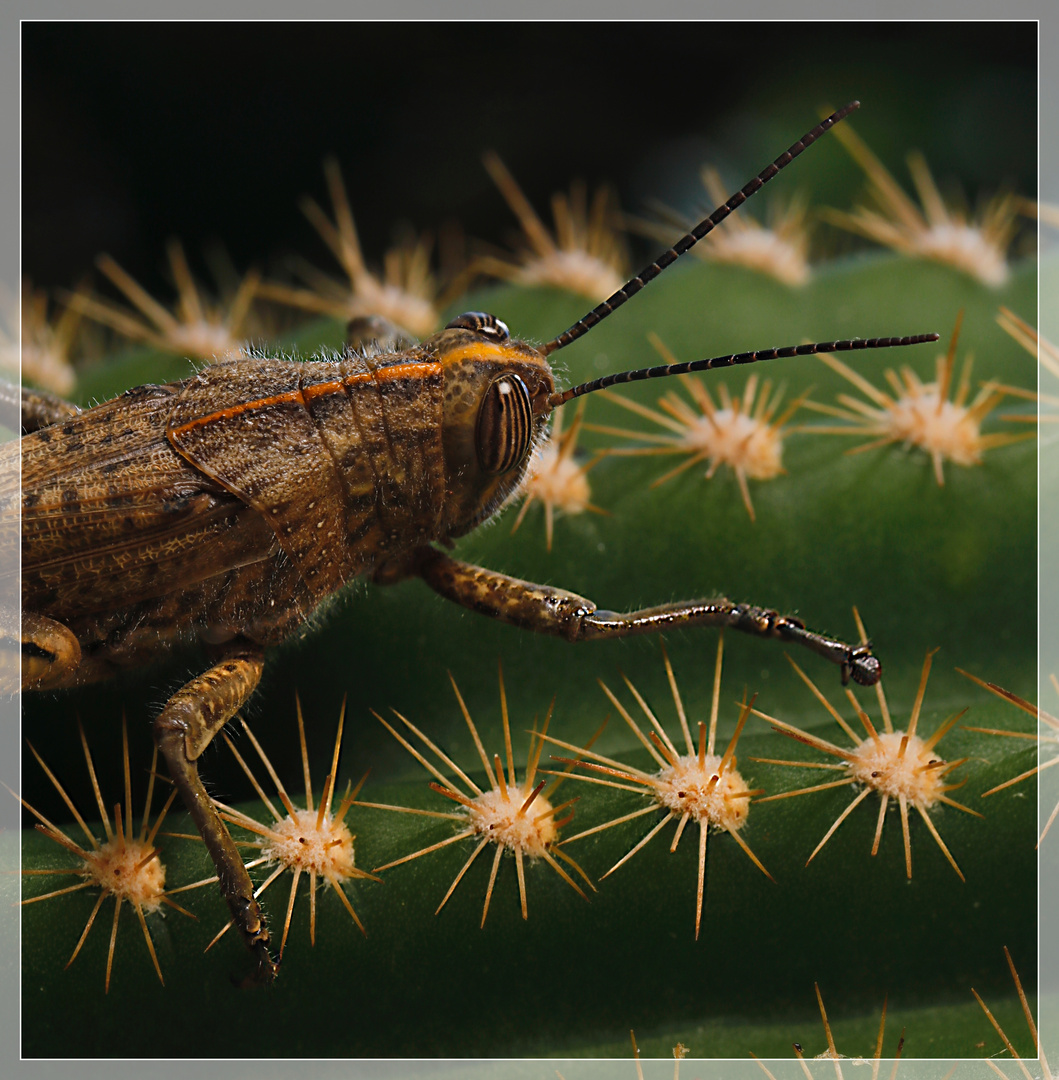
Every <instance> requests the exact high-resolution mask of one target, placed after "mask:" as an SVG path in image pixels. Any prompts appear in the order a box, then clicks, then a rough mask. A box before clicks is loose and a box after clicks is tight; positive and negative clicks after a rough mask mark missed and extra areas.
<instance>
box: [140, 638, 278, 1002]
mask: <svg viewBox="0 0 1059 1080" xmlns="http://www.w3.org/2000/svg"><path fill="white" fill-rule="evenodd" d="M263 666H264V654H263V652H262V650H261V649H260V647H258V646H255V645H251V644H249V643H247V642H241V643H239V644H237V645H233V646H230V647H229V648H228V649H227V650H226V651H225V654H224V656H223V658H222V659H221V660H219V661H218V662H217V663H216V664H214V665H213V667H211V668H210V669H209V671H207V672H205V673H204V674H202V675H200V676H198V677H197V678H195V679H192V680H191V682H189V683H188V684H187V685H186V686H184V687H182V688H181V689H180V690H178V691H177V692H176V693H175V694H174V695H173V696H172V697H171V698H170V699H169V701H168V702H167V703H166V706H165V708H164V709H163V710H162V711H161V713H160V714H159V715H158V718H157V719H156V720H155V722H154V737H155V741H156V742H157V743H158V748H159V750H161V752H162V754H163V755H164V756H165V759H166V763H167V764H168V766H169V775H170V776H171V777H172V779H173V783H174V784H176V786H177V788H178V789H179V790H180V794H181V795H182V796H183V798H184V804H185V805H186V806H187V808H188V812H189V813H190V814H191V817H192V819H193V820H194V822H195V827H196V828H197V829H198V830H199V833H200V834H201V836H202V839H203V840H204V841H205V843H206V849H207V851H209V853H210V857H211V858H212V859H213V863H214V865H215V866H216V868H217V876H218V878H219V880H220V886H221V892H222V893H223V895H224V898H225V900H226V901H227V902H228V907H229V908H230V909H231V912H232V919H233V920H234V922H235V925H236V926H237V927H238V929H239V930H240V931H241V933H242V935H243V940H244V941H245V942H246V944H247V947H248V948H249V949H250V950H251V952H253V953H254V955H255V956H256V957H257V962H258V978H259V979H261V980H264V981H269V980H271V979H273V978H274V977H275V975H276V967H277V965H276V964H275V962H274V961H273V960H272V957H271V956H270V955H269V951H268V946H269V935H268V928H267V927H266V926H265V920H264V917H263V916H262V913H261V908H260V907H259V906H258V903H257V900H256V899H255V898H254V885H253V882H252V881H251V880H250V875H249V874H248V873H247V871H246V867H245V866H244V865H243V859H242V856H241V855H240V854H239V851H238V849H237V848H236V846H235V842H234V841H233V840H232V837H231V834H230V833H229V832H228V829H227V827H226V826H225V824H224V822H223V821H221V819H220V817H219V815H218V814H217V811H216V809H215V808H214V805H213V802H212V801H211V800H210V797H209V795H208V794H207V793H206V789H205V788H204V787H203V785H202V780H201V779H200V778H199V771H198V766H197V764H196V762H197V761H198V758H199V756H200V755H201V754H202V752H203V751H204V750H205V749H206V747H207V746H209V744H210V741H211V740H212V739H213V737H214V736H215V735H216V734H217V733H218V732H219V731H220V730H221V728H223V727H224V725H225V724H226V723H227V722H228V721H229V720H230V719H231V718H232V717H233V716H234V715H235V714H236V713H237V712H238V711H239V709H240V708H242V706H243V705H244V704H245V703H246V700H247V698H249V697H250V695H251V694H252V693H253V691H254V688H255V687H256V686H257V684H258V682H259V681H260V679H261V670H262V667H263Z"/></svg>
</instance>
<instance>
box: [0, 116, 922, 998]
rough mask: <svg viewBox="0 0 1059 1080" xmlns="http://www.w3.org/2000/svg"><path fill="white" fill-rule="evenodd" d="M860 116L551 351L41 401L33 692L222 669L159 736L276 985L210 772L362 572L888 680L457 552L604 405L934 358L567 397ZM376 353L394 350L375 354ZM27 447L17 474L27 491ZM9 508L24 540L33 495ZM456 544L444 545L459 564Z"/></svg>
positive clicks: (389, 344) (558, 619)
mask: <svg viewBox="0 0 1059 1080" xmlns="http://www.w3.org/2000/svg"><path fill="white" fill-rule="evenodd" d="M855 107H856V103H855V102H854V103H852V104H850V105H847V106H846V107H845V108H844V109H841V110H839V112H837V113H835V114H833V115H832V116H830V117H829V118H828V119H827V120H825V121H823V122H822V123H821V124H819V125H817V126H816V127H814V128H813V129H812V131H810V132H809V133H808V134H806V135H805V136H804V137H803V138H802V139H800V140H799V141H798V142H796V143H795V144H794V145H793V146H792V147H791V148H790V149H789V150H787V151H786V152H785V153H784V154H782V155H781V156H780V157H779V158H777V159H776V161H775V162H773V163H772V164H771V165H769V166H768V167H767V168H766V169H764V170H763V171H762V172H761V173H760V174H759V175H758V176H757V177H756V178H755V179H754V180H752V181H750V183H748V184H747V185H746V186H745V187H743V188H742V189H741V190H740V191H739V192H737V193H736V194H735V195H733V196H732V197H731V198H730V199H729V200H728V201H727V202H726V203H724V204H723V205H722V206H720V207H719V208H718V209H717V210H715V211H714V212H713V213H712V214H711V215H710V216H709V217H708V218H707V219H706V220H705V221H703V222H702V223H701V224H700V225H699V226H698V227H697V228H696V229H695V230H694V231H693V232H691V233H689V234H688V235H687V236H685V237H683V238H682V239H681V240H680V241H679V242H678V243H677V244H676V245H675V246H674V247H672V248H670V249H669V250H668V251H667V252H665V253H664V254H663V255H661V256H660V257H659V258H658V259H657V260H656V261H655V262H653V263H652V264H651V265H650V266H649V267H647V268H646V269H645V270H644V271H643V272H642V273H640V274H639V275H638V276H637V277H635V278H634V279H633V280H632V281H631V282H629V283H628V284H627V285H626V286H625V287H624V288H623V289H621V290H619V292H617V293H615V294H614V295H613V296H612V297H611V298H610V299H609V300H607V301H605V302H604V303H603V304H601V305H600V306H599V307H597V308H595V309H594V310H593V311H591V312H589V314H587V315H586V316H585V317H584V318H583V319H581V320H580V321H579V322H577V323H576V324H575V325H574V326H572V327H571V328H570V329H568V330H566V331H565V332H564V333H562V334H560V335H559V336H558V337H556V338H554V339H552V340H551V341H549V342H547V343H546V344H545V345H542V346H540V347H537V346H534V345H531V344H528V343H526V342H522V341H516V340H513V339H511V338H510V336H509V334H508V331H507V327H506V326H505V325H504V324H503V323H502V322H500V321H499V320H498V319H496V318H494V317H493V316H491V315H485V314H482V313H476V312H472V313H469V314H465V315H461V316H460V317H458V318H456V319H454V320H453V321H452V322H450V323H449V324H448V326H446V327H445V329H444V330H442V331H441V332H440V333H438V334H435V335H434V336H433V337H431V338H428V339H427V340H426V341H424V342H422V343H420V344H415V343H413V342H411V341H408V340H406V339H401V338H399V337H397V336H396V335H390V334H388V333H387V332H386V331H384V330H382V329H381V328H380V327H379V326H378V324H377V323H371V322H369V323H368V324H366V325H364V326H361V327H360V328H359V329H358V331H357V336H358V338H359V339H360V340H359V342H358V343H357V346H356V347H354V346H353V345H351V346H350V347H349V348H347V350H346V352H345V353H344V354H343V355H341V356H336V357H333V358H330V359H316V360H309V361H305V362H294V361H289V360H275V359H267V358H248V359H238V360H234V361H231V362H228V363H222V364H218V365H216V366H212V367H209V368H207V369H205V370H203V371H202V372H201V373H199V374H198V375H195V376H194V377H193V378H190V379H187V380H185V381H183V382H177V383H171V384H169V385H166V386H142V387H138V388H137V389H134V390H129V391H127V392H126V393H125V394H123V395H121V396H120V397H118V398H115V399H114V400H113V401H108V402H106V403H105V404H102V405H98V406H96V407H94V408H91V409H87V410H84V411H81V410H79V409H77V408H76V407H74V406H71V405H67V404H66V403H65V402H62V401H59V400H58V399H55V398H51V397H48V396H45V395H42V394H35V393H24V394H23V398H22V406H23V423H24V429H25V431H26V432H27V433H26V434H25V435H24V436H23V438H22V440H21V455H22V459H21V460H22V465H21V478H22V491H21V503H20V509H21V514H22V638H21V656H22V685H23V687H24V688H26V689H55V688H60V687H68V686H72V685H75V684H79V683H84V682H89V681H92V680H96V679H100V678H104V677H106V676H108V675H110V674H111V673H113V672H114V671H115V670H116V669H119V668H122V667H127V666H129V665H141V664H143V663H145V662H148V661H152V660H154V659H156V658H157V657H159V656H161V655H163V654H164V653H165V652H166V651H167V649H168V648H169V647H170V646H171V645H172V644H174V643H175V642H177V641H179V640H183V639H188V638H194V637H198V638H199V639H200V640H202V641H204V642H206V643H207V644H208V645H209V646H210V647H211V648H212V649H213V650H214V654H215V662H214V663H213V664H212V666H211V667H210V668H209V669H208V670H207V671H205V672H203V673H202V674H201V675H200V676H198V677H197V678H194V679H192V680H191V681H190V682H189V683H187V685H185V686H184V687H182V688H181V689H180V690H178V691H177V692H176V693H175V694H174V695H173V696H172V697H171V698H170V699H169V701H168V702H167V703H166V705H165V706H164V708H163V709H162V711H161V713H160V714H159V715H158V716H157V717H156V719H155V721H154V735H155V739H156V741H157V743H158V746H159V748H160V750H161V752H162V754H163V755H164V757H165V759H166V763H167V765H168V768H169V772H170V775H171V777H172V778H173V781H174V783H175V784H176V786H177V787H178V788H179V790H180V792H181V794H182V796H183V798H184V801H185V803H186V805H187V808H188V810H189V811H190V813H191V815H192V817H193V819H194V821H195V823H196V825H197V827H198V829H199V831H200V832H201V834H202V837H203V839H204V840H205V842H206V845H207V847H208V849H209V852H210V855H211V857H212V858H213V861H214V863H215V864H216V867H217V871H218V874H219V877H220V886H221V890H222V892H223V893H224V896H225V898H226V900H227V902H228V904H229V906H230V908H231V911H232V914H233V917H234V919H235V922H236V925H238V927H239V929H240V930H241V932H242V934H243V936H244V938H245V940H246V942H247V944H248V946H249V947H250V948H251V950H253V952H254V953H255V955H256V958H257V961H258V965H259V971H260V973H261V975H262V977H265V978H270V977H271V976H273V975H274V974H275V970H276V968H275V964H274V962H273V960H272V958H271V956H270V952H269V935H268V931H267V929H266V926H265V922H264V918H263V916H262V913H261V911H260V909H259V907H258V904H257V901H256V900H255V899H254V895H253V885H252V883H251V880H250V877H249V875H248V874H247V872H246V870H245V868H244V866H243V862H242V859H241V858H240V855H239V853H238V851H237V849H236V847H235V845H234V843H233V842H232V839H231V837H230V836H229V834H228V832H227V829H226V828H225V826H224V824H223V823H222V822H221V820H220V818H219V817H218V815H217V812H216V811H215V809H214V807H213V804H212V803H211V801H210V798H209V796H208V795H207V793H206V790H205V789H204V787H203V785H202V782H201V780H200V779H199V775H198V770H197V766H196V762H197V759H198V758H199V756H200V755H201V754H202V752H203V750H204V749H205V748H206V746H207V745H208V744H209V743H210V741H211V740H212V739H213V738H214V737H215V736H216V735H217V733H218V732H219V731H220V730H221V728H223V727H224V725H225V724H226V723H227V722H228V720H229V719H230V718H231V717H232V716H233V715H234V714H235V713H236V711H237V710H238V709H240V708H241V707H242V706H243V704H244V703H245V702H246V700H247V699H248V697H249V696H250V694H251V693H252V692H253V690H254V688H255V687H256V685H257V683H258V681H259V679H260V677H261V672H262V666H263V664H264V657H265V650H266V648H267V647H268V646H271V645H274V644H276V643H278V642H280V641H282V640H283V639H285V638H287V637H288V636H290V635H291V634H292V633H293V632H294V631H295V630H297V629H298V627H300V626H302V624H303V623H305V621H306V620H307V619H308V618H309V617H310V615H311V614H312V612H313V611H314V609H316V608H317V607H318V606H319V605H320V604H321V603H322V602H323V601H324V600H326V599H327V598H328V597H329V596H331V595H332V594H333V593H335V592H336V591H337V590H339V589H341V588H342V587H343V586H344V585H345V584H346V583H347V582H348V581H350V580H351V579H353V578H355V577H367V578H370V579H371V580H373V581H375V582H379V583H390V582H394V581H398V580H400V579H402V578H407V577H412V576H418V577H421V578H423V580H424V581H425V582H426V583H427V584H428V585H430V586H431V587H432V588H433V589H435V590H436V591H437V592H439V593H440V594H441V595H443V596H446V597H448V598H449V599H451V600H454V601H456V602H457V603H458V604H461V605H463V606H464V607H467V608H473V609H474V610H476V611H480V612H482V613H483V614H486V615H490V616H492V617H493V618H496V619H500V620H502V621H504V622H507V623H512V624H515V625H518V626H522V627H526V628H527V629H531V630H536V631H538V632H541V633H547V634H553V635H557V636H560V637H564V638H566V639H568V640H570V641H581V640H588V639H593V638H614V637H622V636H625V635H628V634H642V633H654V632H657V631H659V630H661V629H663V628H666V627H672V626H677V625H680V626H691V625H698V626H730V627H733V628H734V629H737V630H741V631H746V632H748V633H751V634H756V635H758V636H761V637H768V638H775V639H778V640H780V641H784V642H796V643H798V644H801V645H803V646H805V647H807V648H809V649H811V650H812V651H814V652H816V653H817V654H819V655H821V656H823V657H825V658H826V659H828V660H830V661H832V662H834V663H836V664H838V665H839V666H840V667H841V670H842V676H843V679H844V680H848V679H849V678H851V677H852V678H853V679H854V680H855V681H857V682H859V683H862V684H872V683H874V682H876V681H877V680H878V678H879V673H880V666H879V662H878V660H876V658H875V657H874V656H873V655H872V653H871V648H870V646H869V645H856V646H851V645H848V644H846V643H844V642H842V641H836V640H833V639H830V638H827V637H824V636H823V635H820V634H817V633H814V632H812V631H810V630H807V629H806V628H805V626H804V625H803V624H802V623H801V622H800V621H799V620H797V619H794V618H790V617H786V616H783V615H780V614H779V613H778V612H775V611H772V610H769V609H765V608H760V607H756V606H754V605H751V604H741V603H731V602H729V601H727V600H712V601H691V602H686V603H670V604H665V605H662V606H660V607H655V608H648V609H645V610H641V611H634V612H631V613H627V614H619V613H615V612H612V611H604V610H600V609H598V608H597V607H596V605H595V604H594V603H592V602H591V601H590V600H587V599H585V598H583V597H581V596H578V595H576V594H574V593H570V592H565V591H563V590H560V589H555V588H549V587H545V586H540V585H534V584H531V583H529V582H525V581H519V580H517V579H514V578H510V577H507V576H505V575H502V574H498V573H493V572H492V571H489V570H486V569H482V568H479V567H476V566H470V565H468V564H466V563H463V562H460V561H459V560H457V559H455V558H453V557H452V556H451V555H449V554H447V553H446V551H444V550H442V548H443V547H444V545H446V543H447V542H448V541H450V540H452V539H453V538H455V537H459V536H462V535H463V534H465V533H467V532H469V531H470V530H472V529H474V528H475V527H476V526H478V525H479V524H481V523H482V522H483V521H485V520H486V519H488V518H489V517H491V516H492V515H493V514H495V513H496V512H497V510H498V509H499V508H500V507H501V506H502V505H503V504H504V503H505V502H506V501H507V500H508V499H509V498H510V497H511V496H512V495H513V494H515V493H516V492H517V491H518V489H519V486H520V484H521V482H522V480H523V476H524V473H525V471H526V467H527V463H528V461H529V458H530V454H531V451H532V449H533V447H534V445H535V444H536V443H537V442H538V441H539V440H540V439H542V438H543V437H544V435H545V429H546V426H547V422H548V417H549V415H550V414H551V412H552V410H553V409H555V408H557V407H559V406H561V405H563V404H564V403H565V402H567V401H569V400H571V399H572V398H574V397H579V396H581V395H583V394H587V393H590V392H592V391H594V390H597V389H600V388H602V387H605V386H610V385H614V384H615V383H620V382H629V381H633V380H638V379H646V378H654V377H659V376H664V375H671V374H676V373H679V372H690V371H701V370H706V369H708V368H713V367H724V366H729V365H733V364H745V363H752V362H754V361H757V360H765V359H772V358H776V357H786V356H796V355H805V354H808V353H813V352H819V351H828V352H834V351H840V350H850V349H861V348H879V347H885V346H891V345H905V344H915V343H918V342H922V341H928V340H929V341H933V340H936V338H937V335H936V334H929V335H920V336H917V337H905V338H885V339H873V340H868V341H865V340H856V341H840V342H826V343H818V344H813V345H799V346H791V347H787V348H781V349H768V350H765V351H759V352H749V353H742V354H738V355H733V356H724V357H716V358H712V359H708V360H699V361H695V362H692V363H684V364H679V365H675V366H669V367H656V368H648V369H644V370H640V371H632V372H624V373H620V374H615V375H609V376H606V377H605V378H602V379H598V380H596V381H594V382H591V383H586V384H583V385H581V386H576V387H573V388H571V389H568V390H565V391H557V390H556V388H555V382H554V379H553V376H552V372H551V368H550V367H549V362H548V357H549V355H550V354H551V353H553V352H555V351H556V350H558V349H561V348H563V347H565V346H566V345H569V344H570V343H571V342H573V341H575V340H576V339H577V338H579V337H581V336H582V335H583V334H584V333H586V332H587V331H588V330H590V329H591V328H592V327H593V326H595V325H596V324H597V323H598V322H600V321H601V320H602V319H604V318H606V317H607V316H608V315H609V314H610V313H611V312H612V311H614V310H615V309H616V308H617V307H618V306H620V305H621V304H622V303H624V302H625V300H627V299H628V298H629V297H631V296H633V295H634V294H635V293H636V292H638V291H639V290H640V289H641V288H642V287H643V286H644V285H646V284H647V283H648V282H650V281H651V280H652V279H653V278H654V277H656V276H657V275H658V274H659V273H660V272H661V271H662V270H663V269H664V268H665V267H666V266H668V265H670V264H671V263H672V262H673V261H674V260H675V259H677V258H678V257H679V256H680V255H681V254H683V253H684V252H685V251H687V250H688V249H689V248H690V247H691V246H692V245H693V244H694V243H696V241H698V240H700V239H701V238H702V237H703V236H705V235H706V234H707V233H708V232H709V231H710V230H711V229H712V228H713V227H714V226H715V225H716V224H717V223H718V222H720V221H721V220H723V219H724V218H725V217H726V216H727V215H728V214H729V213H731V211H733V210H734V209H735V208H736V207H738V206H739V205H740V204H741V203H742V202H744V201H745V200H746V199H747V198H748V197H749V196H750V195H752V194H753V193H754V192H755V191H757V190H758V189H759V188H760V187H761V186H762V185H763V184H765V183H766V182H767V181H768V180H770V179H771V178H772V177H773V176H775V175H776V173H777V172H779V170H780V169H782V168H783V167H784V166H785V165H787V164H788V163H789V162H790V161H791V160H792V159H793V158H794V157H796V156H797V155H798V154H799V153H801V151H802V150H803V149H805V147H806V146H808V145H809V144H810V143H812V142H814V141H815V140H816V139H817V138H818V137H819V136H820V135H821V134H823V133H824V132H825V131H826V130H827V129H828V128H830V127H831V126H832V125H833V124H835V123H837V122H838V121H839V120H841V119H842V118H843V117H844V116H845V115H846V114H847V113H849V112H850V111H852V110H853V109H854V108H855ZM365 338H374V339H375V340H374V341H366V340H364V339H365ZM18 453H19V447H18V445H17V444H8V445H7V446H5V447H3V448H2V449H0V455H4V456H6V459H7V464H8V465H9V466H13V468H9V469H4V468H3V465H4V462H3V461H2V460H0V475H4V476H8V475H10V474H11V473H12V472H13V473H14V474H15V475H17V465H16V464H15V462H17V457H16V455H18ZM8 486H9V490H8V491H7V492H6V493H5V492H3V491H0V500H2V502H0V510H2V508H3V507H6V514H7V517H8V521H9V522H10V521H11V520H12V515H13V514H14V512H16V511H17V509H18V508H19V500H18V498H17V493H16V492H14V491H12V490H10V486H11V485H10V484H9V485H8ZM438 545H441V546H440V547H439V546H438Z"/></svg>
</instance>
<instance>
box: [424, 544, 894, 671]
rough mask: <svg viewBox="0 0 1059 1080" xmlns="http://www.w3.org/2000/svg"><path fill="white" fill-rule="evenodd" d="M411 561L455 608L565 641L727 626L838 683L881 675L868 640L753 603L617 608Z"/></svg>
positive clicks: (434, 562)
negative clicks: (800, 658)
mask: <svg viewBox="0 0 1059 1080" xmlns="http://www.w3.org/2000/svg"><path fill="white" fill-rule="evenodd" d="M415 568H416V572H417V573H418V574H419V576H420V577H422V578H423V580H424V581H425V582H426V583H427V584H428V585H429V586H430V587H431V588H432V589H434V590H435V591H436V592H438V593H440V594H441V595H442V596H445V597H447V598H448V599H450V600H454V601H455V602H456V603H457V604H460V605H461V606H463V607H466V608H470V609H472V610H473V611H477V612H479V613H481V614H483V615H488V616H490V617H491V618H494V619H499V620H500V621H501V622H506V623H511V624H512V625H513V626H521V627H524V628H526V629H527V630H535V631H537V632H538V633H542V634H552V635H554V636H556V637H562V638H566V640H567V641H589V640H593V639H599V638H618V637H628V636H630V635H632V634H656V633H659V632H661V631H663V630H668V629H671V628H676V627H685V626H730V627H732V629H734V630H739V631H742V632H743V633H747V634H754V635H755V636H757V637H764V638H776V639H778V640H780V641H790V642H795V643H797V644H799V645H802V646H804V647H805V648H807V649H810V650H811V651H812V652H815V653H816V654H817V655H818V656H822V657H824V659H826V660H829V661H831V663H833V664H838V665H839V667H840V668H841V669H842V681H843V682H844V683H845V682H848V681H849V679H850V678H852V679H853V680H854V682H857V683H860V684H861V685H862V686H872V685H874V684H875V683H877V682H878V681H879V678H880V676H881V674H882V665H881V664H880V663H879V661H878V660H877V659H876V658H875V657H874V656H873V655H872V653H871V646H870V645H848V644H847V643H846V642H844V641H839V640H837V639H835V638H829V637H826V636H825V635H823V634H818V633H816V632H815V631H812V630H808V629H806V627H805V624H804V623H803V622H802V621H801V620H800V619H795V618H792V617H791V616H789V615H781V614H780V613H779V612H778V611H773V610H771V609H770V608H762V607H757V606H756V605H753V604H733V603H732V602H731V601H730V600H723V599H722V600H689V601H682V602H677V603H673V604H661V605H659V606H658V607H652V608H642V609H641V610H639V611H630V612H626V613H621V612H616V611H603V610H600V609H599V608H597V607H596V605H595V604H594V603H593V602H592V601H591V600H587V599H586V598H585V597H583V596H578V595H577V593H572V592H567V591H566V590H565V589H554V588H551V587H550V586H548V585H535V584H534V583H533V582H531V581H521V580H519V579H518V578H513V577H508V576H507V575H506V574H498V573H496V572H495V571H493V570H485V569H483V568H482V567H480V566H472V565H471V564H470V563H465V562H461V561H460V560H459V559H454V558H452V557H451V556H449V555H446V554H445V553H444V552H441V551H438V550H437V549H436V548H420V549H419V551H418V552H417V557H416V562H415Z"/></svg>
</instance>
